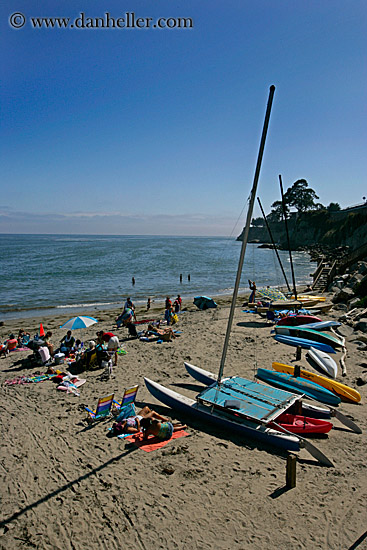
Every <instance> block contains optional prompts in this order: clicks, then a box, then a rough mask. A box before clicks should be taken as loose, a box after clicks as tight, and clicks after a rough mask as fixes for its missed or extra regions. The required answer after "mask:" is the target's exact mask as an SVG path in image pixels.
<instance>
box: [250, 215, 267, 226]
mask: <svg viewBox="0 0 367 550" xmlns="http://www.w3.org/2000/svg"><path fill="white" fill-rule="evenodd" d="M251 225H252V226H253V227H263V226H264V220H263V218H261V217H260V218H252V220H251Z"/></svg>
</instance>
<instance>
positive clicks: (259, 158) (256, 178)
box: [217, 85, 275, 384]
mask: <svg viewBox="0 0 367 550" xmlns="http://www.w3.org/2000/svg"><path fill="white" fill-rule="evenodd" d="M274 92H275V86H274V85H272V86H270V89H269V98H268V104H267V107H266V113H265V120H264V126H263V131H262V135H261V141H260V147H259V153H258V156H257V163H256V169H255V175H254V181H253V184H252V189H251V194H250V198H249V207H248V212H247V218H246V225H245V227H244V231H243V236H242V246H241V253H240V259H239V262H238V269H237V276H236V282H235V285H234V289H233V296H232V303H231V309H230V312H229V318H228V324H227V331H226V336H225V340H224V345H223V352H222V359H221V362H220V367H219V374H218V379H217V383H218V384H220V383H221V380H222V376H223V371H224V365H225V361H226V356H227V349H228V342H229V336H230V333H231V329H232V323H233V317H234V311H235V307H236V300H237V295H238V289H239V286H240V280H241V274H242V267H243V262H244V259H245V252H246V246H247V241H248V235H249V231H250V223H251V218H252V213H253V210H254V203H255V198H256V191H257V184H258V181H259V176H260V168H261V162H262V158H263V153H264V147H265V141H266V134H267V131H268V126H269V119H270V112H271V106H272V103H273V97H274Z"/></svg>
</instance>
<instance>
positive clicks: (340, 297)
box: [332, 287, 355, 304]
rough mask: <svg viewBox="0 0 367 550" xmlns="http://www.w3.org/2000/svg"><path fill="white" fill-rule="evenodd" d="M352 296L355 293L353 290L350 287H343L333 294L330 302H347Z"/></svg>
mask: <svg viewBox="0 0 367 550" xmlns="http://www.w3.org/2000/svg"><path fill="white" fill-rule="evenodd" d="M354 297H355V294H354V292H353V290H352V289H351V288H348V287H344V288H342V289H340V290H339V292H337V293H336V294H335V295H334V298H333V299H332V302H333V303H334V304H338V303H340V302H349V300H351V299H352V298H354Z"/></svg>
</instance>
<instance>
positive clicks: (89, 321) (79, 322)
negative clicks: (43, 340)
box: [60, 315, 98, 339]
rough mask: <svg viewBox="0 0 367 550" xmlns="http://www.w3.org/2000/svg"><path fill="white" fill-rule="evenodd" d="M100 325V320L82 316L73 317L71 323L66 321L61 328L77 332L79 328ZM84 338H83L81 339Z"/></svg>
mask: <svg viewBox="0 0 367 550" xmlns="http://www.w3.org/2000/svg"><path fill="white" fill-rule="evenodd" d="M95 323H98V320H97V319H95V318H94V317H86V316H83V315H81V316H80V317H72V318H71V319H69V321H66V323H64V324H63V325H61V327H60V328H67V329H69V330H76V329H78V328H87V327H90V326H91V325H94V324H95ZM80 338H81V339H82V338H83V337H82V336H81V337H80Z"/></svg>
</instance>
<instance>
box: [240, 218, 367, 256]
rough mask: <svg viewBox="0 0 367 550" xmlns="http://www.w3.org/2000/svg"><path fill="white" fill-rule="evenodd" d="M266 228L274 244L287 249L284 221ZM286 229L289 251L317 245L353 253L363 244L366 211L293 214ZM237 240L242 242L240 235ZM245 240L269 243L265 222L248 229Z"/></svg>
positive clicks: (366, 221) (366, 229)
mask: <svg viewBox="0 0 367 550" xmlns="http://www.w3.org/2000/svg"><path fill="white" fill-rule="evenodd" d="M269 225H270V230H271V232H272V235H273V239H274V241H275V243H276V245H277V246H279V248H284V249H287V237H286V233H285V226H284V222H276V223H271V224H269ZM288 229H289V238H290V242H291V248H292V249H298V248H303V247H305V246H306V247H309V246H314V245H319V246H321V247H326V248H329V247H339V246H349V247H350V248H351V249H352V250H353V249H356V248H358V247H360V246H361V245H362V244H364V243H366V242H367V208H361V209H359V210H356V211H347V210H341V211H339V212H328V211H327V210H317V211H313V212H306V213H304V214H297V215H293V216H292V217H291V218H290V219H289V220H288ZM237 240H242V233H241V235H240V236H239V237H238V238H237ZM249 241H250V242H251V241H255V242H256V241H258V242H262V243H269V242H271V240H270V236H269V233H268V230H267V228H266V226H265V223H264V227H250V233H249Z"/></svg>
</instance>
